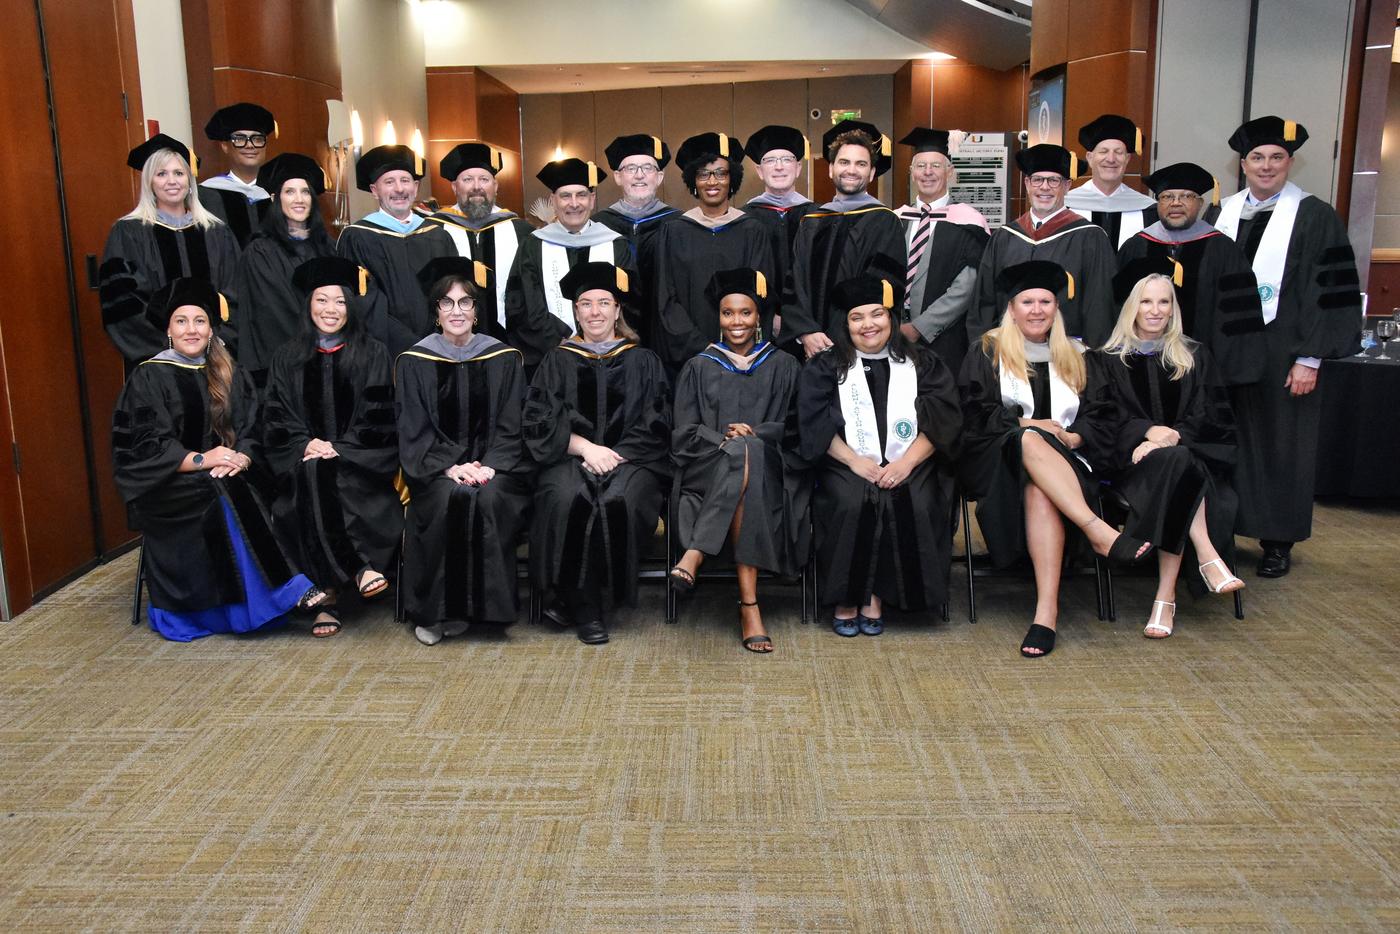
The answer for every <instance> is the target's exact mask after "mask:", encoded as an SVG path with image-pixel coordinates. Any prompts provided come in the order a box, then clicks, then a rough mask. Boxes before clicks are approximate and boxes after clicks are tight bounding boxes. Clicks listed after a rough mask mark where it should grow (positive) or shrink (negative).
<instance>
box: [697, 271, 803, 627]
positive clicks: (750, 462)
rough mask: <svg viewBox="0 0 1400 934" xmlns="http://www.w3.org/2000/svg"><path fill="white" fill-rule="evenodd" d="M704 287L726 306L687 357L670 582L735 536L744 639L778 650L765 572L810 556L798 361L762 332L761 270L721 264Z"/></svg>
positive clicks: (794, 568)
mask: <svg viewBox="0 0 1400 934" xmlns="http://www.w3.org/2000/svg"><path fill="white" fill-rule="evenodd" d="M707 292H708V296H709V301H710V303H711V305H712V306H713V307H715V308H718V309H719V327H720V339H719V341H717V342H716V343H713V344H711V345H710V346H709V348H708V349H706V350H705V351H704V352H702V353H701V354H700V355H699V356H696V357H694V358H692V359H691V360H690V361H689V362H688V363H686V365H685V368H684V369H683V370H681V375H680V381H679V383H678V384H677V386H676V405H675V424H676V427H675V430H674V431H673V432H672V434H671V457H672V459H673V460H674V461H675V463H676V465H677V466H678V467H679V468H680V475H679V476H678V477H677V480H676V489H677V490H678V493H679V495H678V498H677V502H676V510H675V513H676V519H677V533H678V536H679V540H680V543H681V546H682V547H683V548H684V549H685V553H684V554H683V555H681V558H680V561H678V562H677V563H676V566H675V567H674V568H672V569H671V579H672V580H673V581H674V582H675V585H676V586H677V587H678V588H679V589H680V590H682V591H689V590H690V589H691V588H693V587H694V586H695V577H696V575H697V574H698V573H699V571H700V564H701V563H702V562H703V561H704V560H705V557H706V556H709V555H716V554H718V553H719V552H720V549H722V548H723V547H724V543H725V541H729V542H731V543H732V544H733V546H734V563H735V565H736V571H737V573H738V578H739V627H740V632H741V638H742V640H743V646H744V648H746V649H748V650H750V651H752V652H771V651H772V650H773V640H772V639H770V638H769V637H768V634H767V632H766V631H765V630H764V628H763V617H762V616H761V615H760V614H759V610H758V572H759V570H760V569H762V570H766V571H772V572H775V573H778V574H783V575H786V576H792V575H794V574H796V573H797V572H798V569H799V567H800V566H801V565H802V563H803V561H804V559H805V557H806V554H807V535H806V524H807V500H808V491H809V490H810V488H811V487H810V480H809V478H808V477H807V473H806V471H805V470H804V469H802V464H801V462H800V458H799V455H798V454H797V450H796V448H797V412H796V402H797V380H798V376H799V374H800V373H801V367H800V366H799V365H798V363H797V360H796V359H795V358H794V357H793V356H792V355H791V354H785V353H780V352H777V351H775V349H774V347H773V345H772V344H770V343H768V342H767V341H765V340H763V339H762V336H761V334H760V333H759V330H760V329H759V320H760V308H761V307H762V306H764V305H766V304H767V301H766V299H767V296H768V282H767V280H766V279H765V277H764V275H763V273H761V272H759V271H757V270H754V269H729V270H722V271H720V272H718V273H716V274H715V275H714V277H713V278H712V279H711V280H710V285H709V289H708V290H707Z"/></svg>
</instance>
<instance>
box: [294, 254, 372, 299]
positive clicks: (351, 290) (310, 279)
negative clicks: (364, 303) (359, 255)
mask: <svg viewBox="0 0 1400 934" xmlns="http://www.w3.org/2000/svg"><path fill="white" fill-rule="evenodd" d="M292 285H294V286H296V289H297V291H298V292H300V293H302V294H303V295H310V294H311V293H312V292H314V291H316V290H317V289H319V288H321V287H322V286H325V285H338V286H340V287H341V288H342V289H344V290H345V294H346V295H364V294H365V290H366V289H368V288H369V270H368V269H366V268H365V267H363V266H361V265H359V264H358V263H352V262H350V260H348V259H346V258H345V257H343V256H318V257H316V258H315V259H309V260H307V261H306V262H304V263H302V264H301V265H300V266H298V267H297V268H296V269H294V270H292Z"/></svg>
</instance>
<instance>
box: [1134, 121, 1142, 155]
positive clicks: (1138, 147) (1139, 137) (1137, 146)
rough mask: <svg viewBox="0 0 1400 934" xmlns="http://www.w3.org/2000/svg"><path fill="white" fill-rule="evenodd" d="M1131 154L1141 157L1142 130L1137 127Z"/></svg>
mask: <svg viewBox="0 0 1400 934" xmlns="http://www.w3.org/2000/svg"><path fill="white" fill-rule="evenodd" d="M1133 152H1134V153H1136V154H1137V155H1139V156H1140V155H1142V128H1141V127H1138V131H1137V139H1135V140H1133Z"/></svg>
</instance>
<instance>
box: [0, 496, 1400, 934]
mask: <svg viewBox="0 0 1400 934" xmlns="http://www.w3.org/2000/svg"><path fill="white" fill-rule="evenodd" d="M1296 556H1297V559H1296V564H1295V570H1294V573H1293V575H1292V576H1291V577H1289V578H1288V579H1286V580H1285V581H1261V580H1259V579H1257V578H1255V577H1254V576H1253V575H1252V573H1251V574H1249V575H1248V576H1247V580H1248V583H1249V589H1248V590H1247V591H1246V609H1247V612H1248V619H1247V620H1246V621H1245V622H1242V623H1241V622H1236V621H1235V620H1234V619H1233V618H1232V617H1231V615H1230V609H1229V606H1230V604H1229V601H1228V599H1226V598H1223V597H1215V598H1210V599H1207V600H1203V601H1201V602H1197V603H1192V602H1190V598H1189V597H1187V596H1185V594H1184V588H1183V597H1182V601H1181V609H1180V612H1179V615H1178V634H1177V635H1176V636H1174V637H1173V638H1171V639H1169V640H1166V641H1164V642H1149V641H1147V640H1145V639H1143V638H1142V635H1141V627H1142V623H1143V622H1144V621H1145V614H1146V609H1147V603H1148V601H1149V600H1150V589H1149V587H1148V584H1147V582H1145V581H1142V580H1129V581H1120V585H1119V607H1120V614H1121V618H1120V621H1119V622H1118V623H1117V624H1109V623H1101V622H1099V621H1097V620H1096V619H1094V615H1093V599H1092V598H1093V587H1092V583H1091V581H1089V580H1087V579H1077V580H1074V581H1071V582H1068V583H1067V584H1066V591H1065V594H1066V595H1065V612H1064V615H1063V617H1062V626H1061V633H1062V634H1061V639H1060V646H1059V647H1058V648H1057V649H1056V651H1055V653H1054V655H1052V656H1051V657H1050V658H1049V659H1046V660H1043V661H1036V662H1027V661H1022V660H1021V659H1020V658H1019V657H1018V656H1017V653H1016V646H1017V644H1018V643H1019V641H1020V638H1021V635H1022V634H1023V632H1024V628H1025V626H1026V624H1027V622H1028V609H1029V606H1030V602H1029V601H1030V588H1029V586H1028V585H1027V584H1025V583H1022V582H1005V581H998V582H995V583H994V582H983V583H982V585H981V588H980V590H979V602H980V607H979V609H980V611H981V612H980V618H981V621H980V622H979V623H978V624H977V625H976V626H969V625H968V624H967V622H966V616H965V606H964V604H963V602H962V599H961V597H960V596H958V597H955V602H954V604H953V621H952V622H951V623H949V624H943V623H930V622H929V621H927V620H922V619H920V620H904V621H893V619H892V621H891V623H890V625H889V628H888V630H887V632H886V634H885V635H884V636H883V637H881V638H878V639H871V638H868V637H862V638H859V639H841V638H839V637H837V636H835V635H833V634H832V633H831V631H830V630H829V628H827V627H825V626H801V625H799V623H798V621H797V612H796V593H795V591H794V590H791V589H784V590H777V589H770V591H769V592H768V594H767V597H766V599H765V608H766V610H767V619H768V622H769V627H770V630H771V631H772V633H773V635H774V638H775V640H776V643H777V649H778V650H777V652H776V653H775V654H774V655H773V656H772V657H758V656H753V655H749V654H746V653H744V652H742V651H741V650H740V648H739V646H738V642H737V638H736V626H735V624H734V618H735V617H734V613H735V608H734V603H733V599H734V598H733V593H732V591H731V589H730V586H729V585H728V584H727V583H724V582H711V581H706V582H704V583H703V584H702V590H701V593H700V594H699V595H698V596H697V597H696V598H695V600H694V601H692V603H691V604H690V605H689V606H687V607H685V608H684V609H683V617H682V620H681V622H680V624H678V625H676V626H666V625H664V624H663V623H662V621H661V618H660V617H661V612H660V607H661V599H660V591H659V588H658V587H657V586H654V585H653V586H648V587H646V588H644V590H643V606H642V607H641V609H640V610H638V611H636V612H633V613H631V614H629V615H628V616H627V617H625V618H624V619H622V620H619V621H618V623H617V625H616V626H615V633H614V640H613V642H612V643H611V644H610V645H607V646H605V647H602V648H601V649H593V648H588V647H585V646H583V645H581V644H580V643H579V642H578V641H577V640H575V639H574V638H573V637H572V635H569V634H560V633H557V632H555V631H553V630H547V629H545V628H543V627H532V626H530V625H528V624H526V623H520V624H517V625H516V626H515V627H513V628H512V629H511V630H509V635H508V637H506V638H484V637H483V638H472V637H470V636H468V637H465V638H462V639H457V640H449V641H447V642H444V643H442V644H441V645H439V646H437V647H435V648H431V649H430V648H425V647H423V646H420V645H419V644H418V643H416V642H415V641H414V640H413V639H412V637H411V636H410V635H409V634H408V633H407V632H406V631H405V630H403V629H400V628H397V627H395V626H393V624H392V623H391V622H390V620H389V618H388V615H389V613H388V609H387V607H383V608H379V607H376V609H375V611H374V612H373V613H372V614H370V615H368V616H362V617H360V618H359V619H354V620H352V621H351V623H350V624H349V626H348V627H347V630H346V632H344V633H343V634H342V635H341V636H339V637H337V638H335V639H331V640H313V639H311V638H310V637H309V635H307V634H306V631H305V630H304V629H296V630H283V631H278V632H273V633H269V634H266V635H261V636H255V637H250V638H230V637H216V638H210V639H205V640H203V641H201V642H198V643H195V644H190V645H178V644H173V643H167V642H164V641H162V640H161V639H160V638H159V637H157V636H156V635H155V634H154V633H152V632H150V631H149V630H147V629H146V628H144V627H142V628H133V627H131V626H129V625H127V622H126V620H127V614H128V608H129V600H130V582H131V579H132V575H133V573H134V558H133V557H130V556H129V557H127V558H125V559H123V560H121V561H118V562H115V563H114V564H112V565H109V566H107V567H104V568H101V569H99V570H97V571H95V572H93V573H92V574H90V575H88V576H87V577H86V578H84V579H83V580H81V581H79V582H78V583H76V584H74V585H73V586H71V587H69V588H67V589H66V590H64V591H62V592H61V593H59V594H57V595H55V596H54V597H52V598H50V599H49V600H46V601H45V602H44V603H43V604H42V605H41V606H40V607H38V608H36V609H34V610H31V611H30V612H28V613H26V614H24V615H23V616H22V617H20V618H19V619H18V620H16V621H15V622H13V623H11V624H8V625H0V663H3V680H0V919H3V920H0V926H3V928H4V929H6V930H24V931H29V930H76V929H91V930H99V931H106V930H114V929H126V930H140V931H167V930H179V929H200V930H268V929H277V930H292V929H305V930H318V931H405V930H433V931H441V930H471V931H691V930H693V931H753V930H771V931H845V930H869V931H934V930H965V931H984V930H994V929H1012V928H1027V929H1043V930H1068V929H1093V930H1115V931H1121V930H1153V931H1155V930H1162V929H1192V928H1194V929H1210V930H1216V929H1221V928H1241V929H1288V928H1316V927H1327V928H1333V929H1336V928H1348V929H1362V930H1364V929H1371V930H1382V929H1391V930H1394V929H1396V928H1397V927H1400V887H1397V882H1400V806H1397V804H1396V793H1397V775H1400V754H1398V750H1397V727H1398V726H1400V679H1397V673H1400V649H1397V639H1400V622H1398V621H1397V618H1398V617H1400V609H1397V600H1396V598H1395V594H1396V592H1397V589H1396V584H1395V578H1396V575H1397V573H1400V512H1397V511H1396V510H1394V509H1393V508H1392V509H1388V510H1387V509H1382V510H1379V511H1373V512H1367V511H1362V510H1360V509H1357V508H1352V507H1345V508H1344V507H1320V508H1319V510H1318V516H1317V529H1316V537H1315V538H1314V539H1313V541H1311V542H1309V543H1307V544H1305V545H1303V546H1300V547H1299V549H1298V550H1297V552H1296ZM1250 560H1251V561H1252V556H1250ZM960 580H961V572H960V571H959V570H956V569H955V571H954V586H955V593H956V592H957V585H958V583H959V581H960Z"/></svg>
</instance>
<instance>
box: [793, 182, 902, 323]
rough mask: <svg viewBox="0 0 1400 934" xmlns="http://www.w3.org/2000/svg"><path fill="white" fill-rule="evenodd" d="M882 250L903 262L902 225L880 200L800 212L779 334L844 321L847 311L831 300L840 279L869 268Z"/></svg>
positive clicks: (897, 260)
mask: <svg viewBox="0 0 1400 934" xmlns="http://www.w3.org/2000/svg"><path fill="white" fill-rule="evenodd" d="M878 254H883V255H885V256H888V257H890V258H891V259H892V260H894V263H895V265H897V266H900V267H902V266H903V265H904V263H905V260H906V254H905V252H904V227H903V225H902V224H900V222H899V217H898V216H897V215H896V214H895V213H894V212H893V211H891V210H890V209H889V208H887V207H885V206H883V205H870V206H867V207H861V208H856V209H854V210H851V211H846V212H843V213H837V212H833V211H828V210H825V209H820V208H819V209H817V210H815V211H812V212H810V213H808V214H807V216H805V217H803V218H802V222H801V224H800V225H799V226H798V230H797V243H796V244H795V245H794V247H793V265H792V291H793V294H792V304H791V305H789V306H786V307H784V308H783V340H784V341H789V340H795V339H796V338H798V337H801V336H802V335H804V334H812V333H815V332H817V331H823V332H827V333H831V332H832V331H833V329H834V328H837V327H845V322H846V312H847V311H848V310H849V309H846V308H837V307H836V306H835V305H833V304H832V302H831V290H832V289H833V288H835V287H836V285H837V284H838V283H840V282H843V281H845V280H846V279H851V278H854V277H855V276H858V275H861V274H862V273H865V272H868V271H869V270H870V263H871V260H873V259H874V258H875V256H876V255H878Z"/></svg>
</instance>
